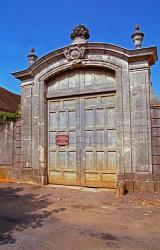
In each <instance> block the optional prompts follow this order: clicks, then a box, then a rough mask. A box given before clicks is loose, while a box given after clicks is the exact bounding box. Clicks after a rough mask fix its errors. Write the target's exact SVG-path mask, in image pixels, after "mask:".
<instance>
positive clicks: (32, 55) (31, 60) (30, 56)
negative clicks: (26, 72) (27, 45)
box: [27, 48, 38, 64]
mask: <svg viewBox="0 0 160 250" xmlns="http://www.w3.org/2000/svg"><path fill="white" fill-rule="evenodd" d="M27 58H28V62H29V64H33V63H34V62H35V61H36V60H37V58H38V56H36V54H35V49H34V48H32V49H31V51H30V53H29V54H28V56H27Z"/></svg>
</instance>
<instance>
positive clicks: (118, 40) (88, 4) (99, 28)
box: [0, 0, 160, 96]
mask: <svg viewBox="0 0 160 250" xmlns="http://www.w3.org/2000/svg"><path fill="white" fill-rule="evenodd" d="M159 11H160V1H159V0H152V1H151V0H141V1H139V0H134V1H129V0H121V1H120V0H112V1H110V0H74V1H73V0H59V1H57V0H55V1H54V0H45V1H44V0H43V1H42V0H0V37H1V39H0V86H1V87H4V88H7V89H8V90H10V91H13V92H15V93H20V87H19V81H18V80H16V79H14V77H13V76H12V75H11V72H14V71H19V70H22V69H25V68H27V67H28V62H27V54H28V52H29V50H30V49H31V48H32V47H34V48H36V52H37V55H38V56H39V57H40V56H42V55H44V54H46V53H48V52H50V51H52V50H55V49H57V48H60V47H63V46H65V45H68V44H69V43H70V33H71V31H72V28H73V27H74V26H76V25H78V24H81V23H82V24H85V25H86V26H87V27H88V28H89V30H90V35H91V37H90V41H91V42H106V43H112V44H116V45H119V46H122V47H125V48H128V49H133V48H134V46H133V43H132V41H131V39H130V36H131V34H132V32H133V27H134V25H135V24H137V23H138V24H140V26H141V30H142V31H143V32H144V34H145V37H144V42H143V47H149V46H157V47H158V50H159V46H160V14H159ZM152 83H153V87H154V90H155V92H156V93H157V94H158V95H159V96H160V63H159V62H157V63H156V65H154V66H152Z"/></svg>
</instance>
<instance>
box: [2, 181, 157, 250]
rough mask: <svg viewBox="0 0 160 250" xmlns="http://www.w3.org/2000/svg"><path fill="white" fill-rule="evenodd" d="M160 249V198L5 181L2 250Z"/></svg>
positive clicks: (140, 194)
mask: <svg viewBox="0 0 160 250" xmlns="http://www.w3.org/2000/svg"><path fill="white" fill-rule="evenodd" d="M21 249H22V250H54V249H55V250H99V249H100V250H101V249H105V250H107V249H123V250H127V249H136V250H145V249H148V250H152V249H153V250H160V196H159V195H158V194H147V193H143V194H142V193H137V194H127V195H126V196H125V197H122V198H117V197H116V196H115V194H114V191H107V190H103V189H102V190H101V189H87V188H73V189H72V188H70V187H63V186H52V185H48V186H45V187H36V186H32V185H24V184H23V185H22V184H0V250H21Z"/></svg>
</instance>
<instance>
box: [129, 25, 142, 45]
mask: <svg viewBox="0 0 160 250" xmlns="http://www.w3.org/2000/svg"><path fill="white" fill-rule="evenodd" d="M131 38H132V40H133V43H134V45H135V47H136V49H140V48H141V46H142V41H143V38H144V34H143V33H142V32H141V31H140V27H139V25H135V30H134V33H133V34H132V35H131Z"/></svg>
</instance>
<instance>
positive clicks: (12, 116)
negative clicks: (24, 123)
mask: <svg viewBox="0 0 160 250" xmlns="http://www.w3.org/2000/svg"><path fill="white" fill-rule="evenodd" d="M17 118H20V112H19V111H17V112H15V113H10V112H0V121H3V122H5V121H15V120H17Z"/></svg>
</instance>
